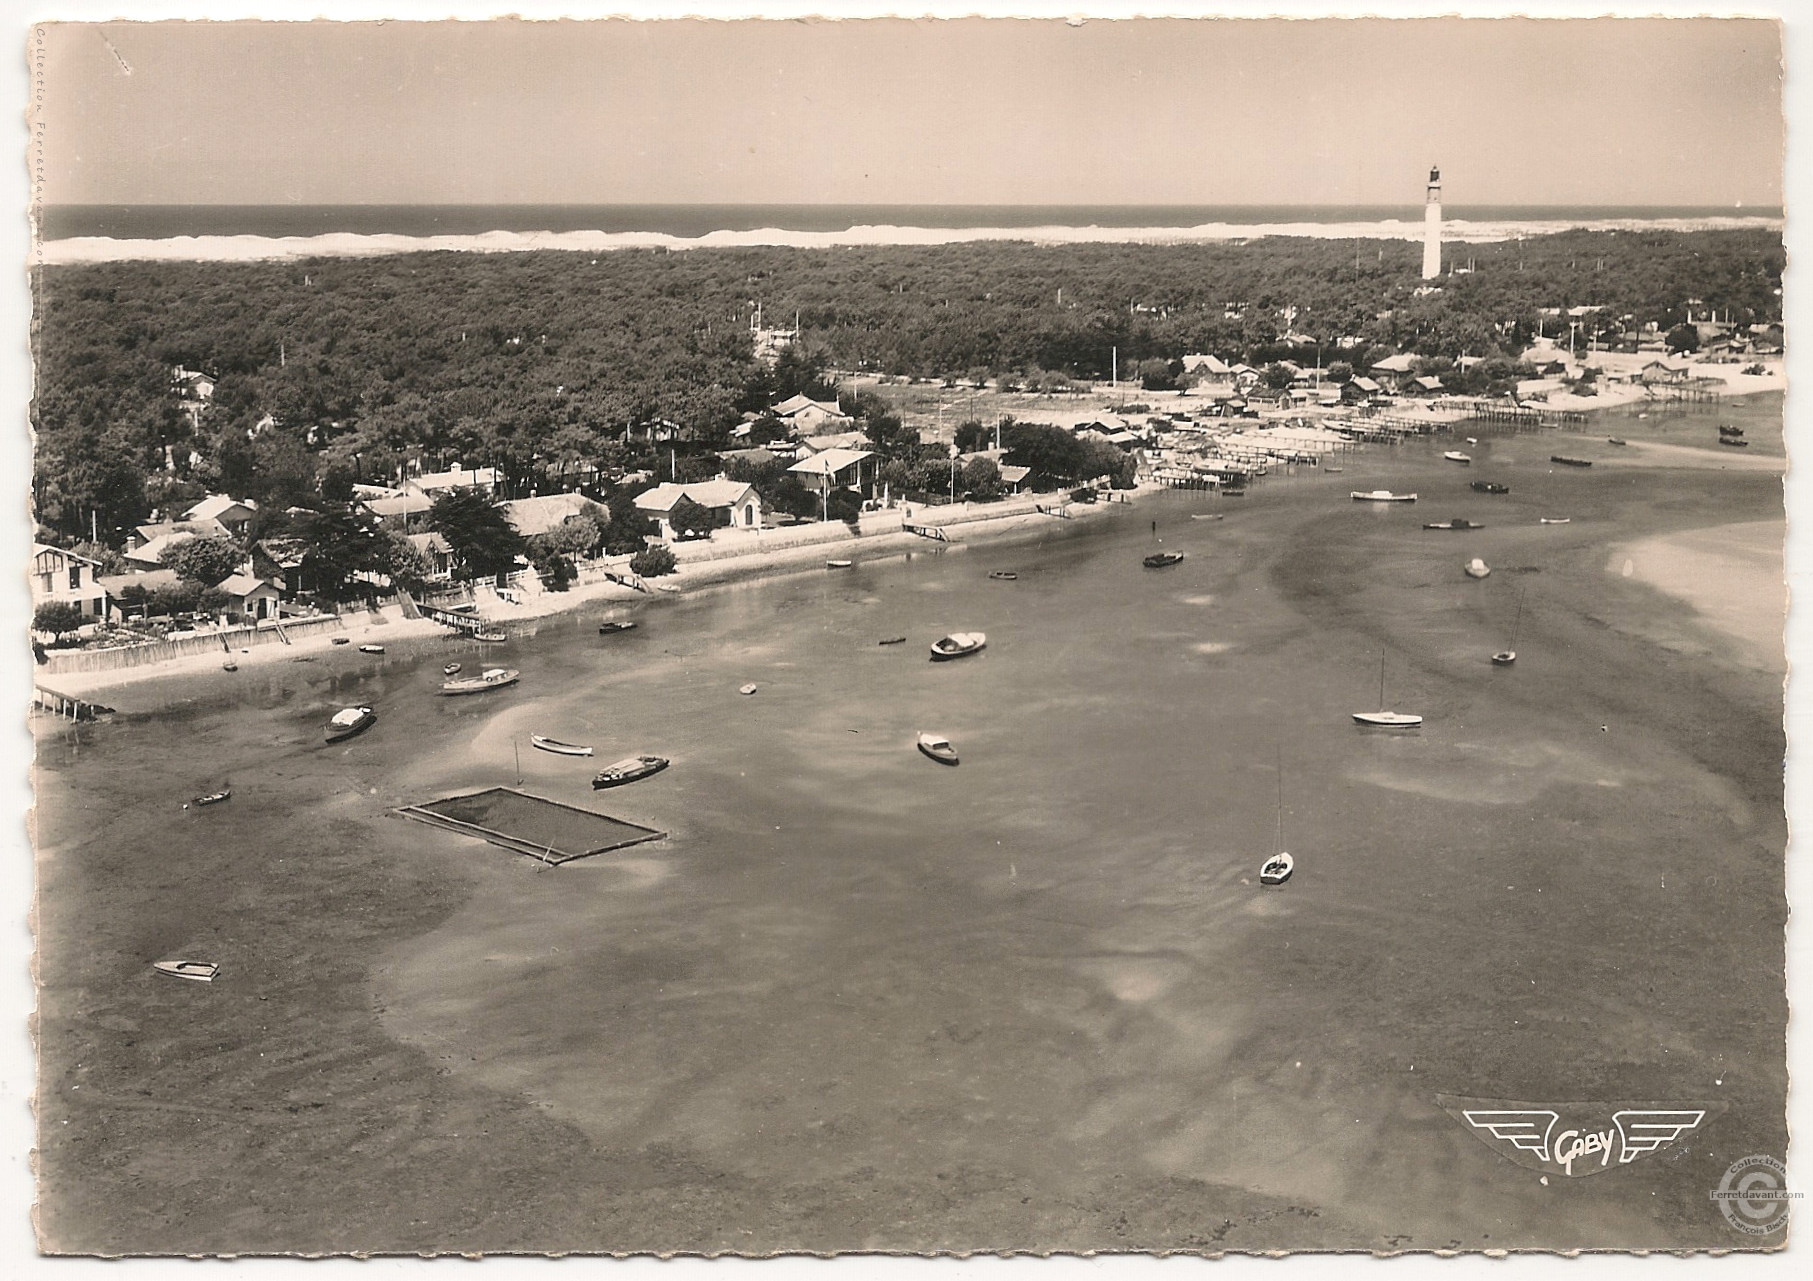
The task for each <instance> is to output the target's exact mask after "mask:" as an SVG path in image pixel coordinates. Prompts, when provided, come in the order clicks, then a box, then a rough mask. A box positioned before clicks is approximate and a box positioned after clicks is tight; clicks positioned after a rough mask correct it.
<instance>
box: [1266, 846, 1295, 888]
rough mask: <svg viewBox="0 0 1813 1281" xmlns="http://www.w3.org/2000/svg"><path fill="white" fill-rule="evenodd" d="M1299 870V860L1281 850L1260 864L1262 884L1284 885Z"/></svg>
mask: <svg viewBox="0 0 1813 1281" xmlns="http://www.w3.org/2000/svg"><path fill="white" fill-rule="evenodd" d="M1296 870H1297V860H1296V859H1294V858H1292V857H1291V856H1290V855H1289V854H1286V853H1284V852H1283V851H1282V850H1280V851H1279V852H1278V853H1276V854H1274V855H1272V856H1271V857H1270V858H1268V859H1266V860H1265V862H1263V863H1261V864H1260V865H1259V883H1260V884H1261V885H1282V884H1284V883H1285V882H1286V881H1288V880H1290V878H1291V873H1292V872H1294V871H1296Z"/></svg>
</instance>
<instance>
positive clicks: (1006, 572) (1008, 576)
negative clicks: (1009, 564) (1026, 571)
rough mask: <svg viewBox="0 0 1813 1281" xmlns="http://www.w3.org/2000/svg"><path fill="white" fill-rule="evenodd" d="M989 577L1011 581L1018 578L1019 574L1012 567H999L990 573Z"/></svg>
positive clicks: (1000, 580)
mask: <svg viewBox="0 0 1813 1281" xmlns="http://www.w3.org/2000/svg"><path fill="white" fill-rule="evenodd" d="M989 577H990V578H993V579H995V580H997V581H999V582H1003V583H1011V582H1013V581H1014V579H1016V578H1018V577H1019V575H1018V574H1016V573H1014V571H1013V570H1011V569H997V570H995V571H994V573H992V574H990V575H989Z"/></svg>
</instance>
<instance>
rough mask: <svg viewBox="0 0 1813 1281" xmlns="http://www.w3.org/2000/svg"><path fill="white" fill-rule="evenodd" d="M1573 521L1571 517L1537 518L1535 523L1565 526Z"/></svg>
mask: <svg viewBox="0 0 1813 1281" xmlns="http://www.w3.org/2000/svg"><path fill="white" fill-rule="evenodd" d="M1573 519H1574V518H1573V517H1572V516H1538V517H1537V518H1536V523H1537V524H1538V525H1565V524H1567V523H1568V522H1569V521H1571V520H1573Z"/></svg>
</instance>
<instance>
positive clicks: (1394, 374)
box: [1366, 351, 1416, 391]
mask: <svg viewBox="0 0 1813 1281" xmlns="http://www.w3.org/2000/svg"><path fill="white" fill-rule="evenodd" d="M1415 365H1416V357H1414V356H1412V355H1411V354H1410V353H1409V352H1403V351H1400V352H1398V353H1397V354H1396V355H1395V356H1387V357H1385V359H1383V360H1381V361H1378V362H1376V363H1375V364H1374V365H1373V366H1372V368H1370V369H1368V370H1367V371H1366V372H1367V374H1368V375H1370V376H1371V377H1372V378H1374V379H1376V380H1378V382H1380V383H1381V384H1383V385H1384V386H1386V387H1390V388H1393V389H1394V390H1399V391H1401V390H1403V389H1404V386H1405V384H1407V383H1409V382H1410V381H1411V380H1413V379H1414V378H1415V377H1416V369H1415Z"/></svg>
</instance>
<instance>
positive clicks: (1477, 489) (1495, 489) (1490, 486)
mask: <svg viewBox="0 0 1813 1281" xmlns="http://www.w3.org/2000/svg"><path fill="white" fill-rule="evenodd" d="M1467 488H1468V489H1471V490H1472V491H1473V492H1474V493H1477V494H1508V493H1510V492H1511V487H1510V486H1509V485H1501V484H1499V483H1498V482H1497V481H1495V480H1476V481H1474V482H1473V483H1472V484H1471V485H1468V486H1467Z"/></svg>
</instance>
